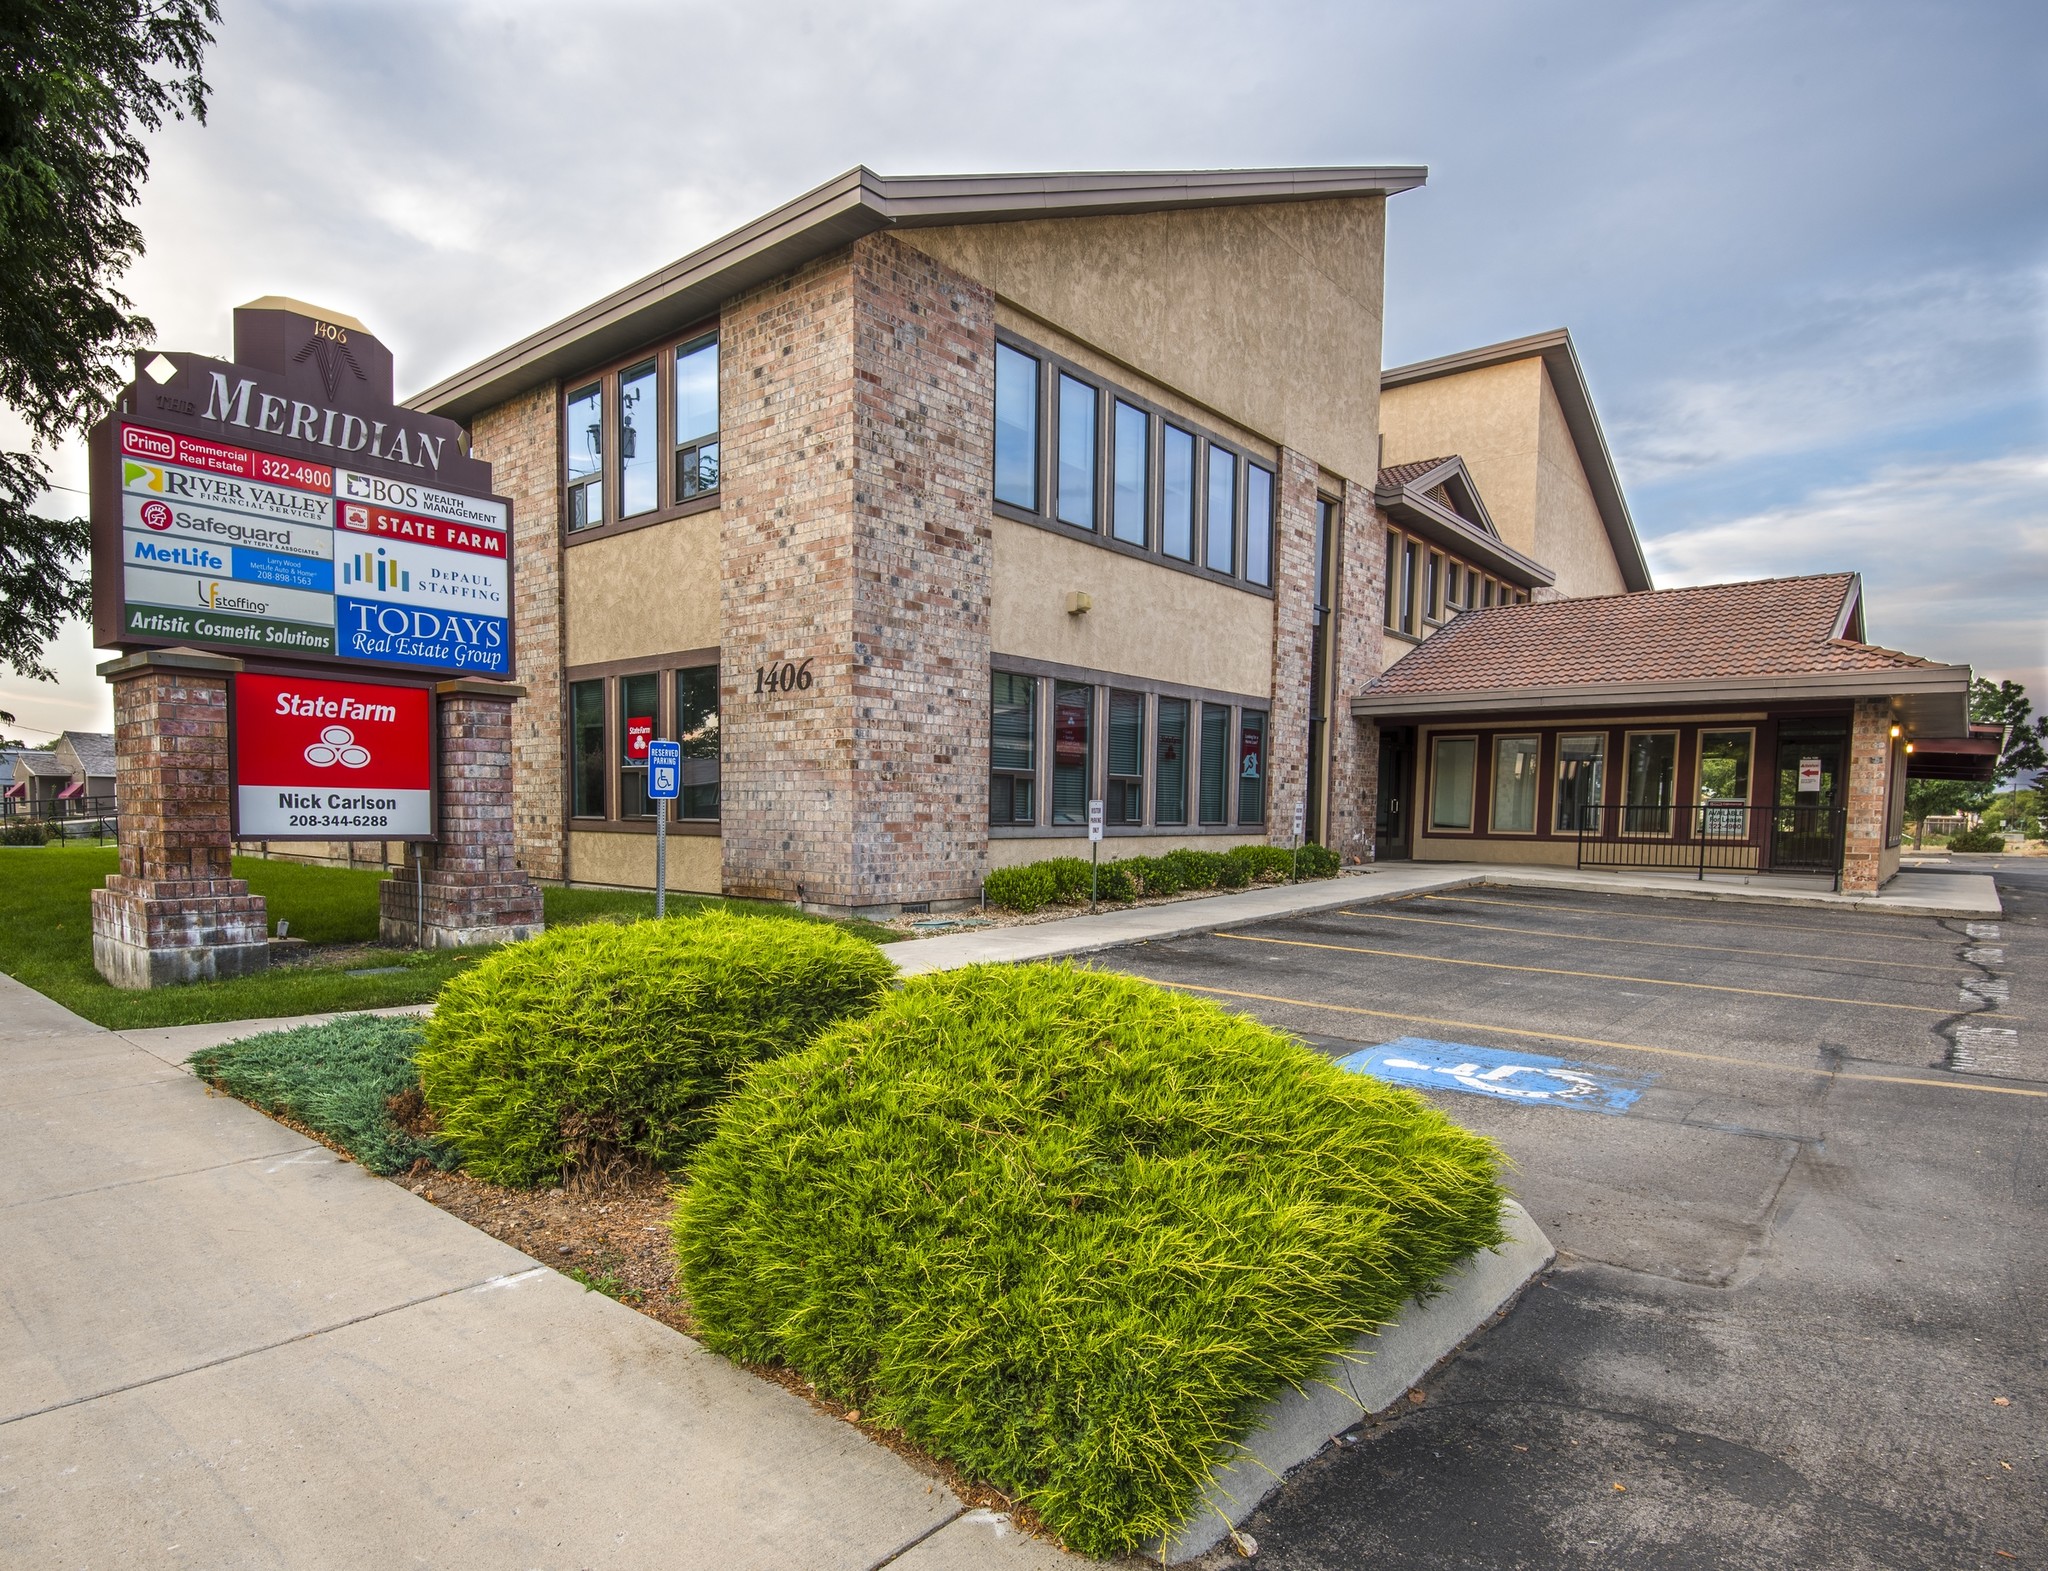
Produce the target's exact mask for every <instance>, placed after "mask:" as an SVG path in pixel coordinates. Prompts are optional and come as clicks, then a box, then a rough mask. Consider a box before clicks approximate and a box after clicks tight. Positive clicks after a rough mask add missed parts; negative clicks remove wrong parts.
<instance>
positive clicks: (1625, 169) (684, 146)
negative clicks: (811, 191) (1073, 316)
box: [0, 0, 2048, 737]
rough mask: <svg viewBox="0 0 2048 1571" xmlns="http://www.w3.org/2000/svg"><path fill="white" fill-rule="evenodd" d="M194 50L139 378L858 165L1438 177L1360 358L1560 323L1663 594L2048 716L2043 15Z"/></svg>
mask: <svg viewBox="0 0 2048 1571" xmlns="http://www.w3.org/2000/svg"><path fill="white" fill-rule="evenodd" d="M223 9H224V12H225V16H224V20H223V24H222V26H221V29H220V32H219V38H218V42H217V44H216V46H215V49H214V52H213V54H212V56H211V58H210V62H209V68H208V73H207V74H208V77H209V79H210V81H211V82H212V84H213V89H214V96H213V109H212V114H211V116H210V119H209V121H208V124H207V125H206V126H205V127H203V128H202V127H197V126H190V125H181V126H177V127H174V128H171V129H169V130H167V131H166V132H164V133H163V134H162V135H161V136H160V137H158V139H157V140H156V142H155V144H154V157H155V162H154V173H153V177H152V179H151V182H150V185H149V188H148V191H147V194H146V197H145V199H144V202H143V205H142V210H141V215H140V218H141V223H142V227H143V230H144V232H145V234H146V235H147V237H148V241H149V254H148V256H147V257H146V258H145V259H144V260H143V261H142V262H141V263H140V264H139V265H138V267H137V268H136V270H135V272H134V273H133V275H132V277H131V279H130V292H131V293H132V294H133V296H134V297H135V299H136V300H137V302H138V303H139V305H140V306H141V307H142V309H143V310H144V311H145V312H147V313H148V314H149V315H150V316H151V317H152V318H154V320H155V322H156V324H157V327H158V330H159V339H160V342H162V343H163V344H165V345H166V346H168V347H173V348H185V349H198V350H209V351H212V352H216V353H223V354H224V353H225V352H226V350H227V346H228V338H229V315H228V313H229V310H230V308H231V307H232V306H233V305H234V304H236V303H237V302H239V301H242V300H246V299H249V298H251V297H253V296H256V295H260V294H286V295H294V296H298V297H300V298H302V299H307V300H312V301H316V302H319V303H321V304H324V305H327V306H329V307H331V308H333V309H336V310H340V311H346V312H349V313H352V314H354V315H356V316H359V317H361V318H363V319H364V320H366V321H367V322H368V323H369V324H370V325H371V326H372V327H373V328H374V329H375V330H376V331H377V333H378V334H379V336H380V337H382V338H383V339H384V340H385V342H387V343H389V344H390V345H391V346H392V347H393V349H394V351H395V353H396V355H397V358H398V380H399V386H400V391H401V395H403V394H404V393H405V392H409V391H411V390H413V389H416V388H419V387H422V386H425V385H427V384H429V383H431V382H433V381H434V380H436V379H437V378H439V377H440V376H442V375H444V374H446V373H447V372H449V371H452V370H455V369H457V368H459V367H460V366H462V365H464V364H467V363H468V362H469V361H471V360H472V359H475V358H476V357H478V356H480V355H482V354H484V353H485V352H487V351H489V350H492V349H495V348H498V347H500V346H501V345H503V344H504V343H506V342H508V341H510V340H511V339H513V338H516V337H518V336H520V335H521V334H523V333H525V332H527V331H528V330H530V329H532V328H534V327H537V326H539V325H541V324H543V323H545V322H548V321H551V320H553V319H555V318H556V317H559V316H561V315H563V314H565V313H566V312H568V311H569V310H571V309H573V308H574V307H576V306H578V305H581V304H583V303H585V302H587V301H588V300H590V299H592V298H594V297H596V296H597V295H599V294H602V293H604V292H605V291H607V290H610V289H612V288H614V287H616V286H617V285H619V284H621V283H624V282H626V281H628V280H630V279H632V278H635V277H637V276H639V275H641V274H643V273H646V272H648V271H650V270H652V269H654V268H655V267H658V266H660V265H661V264H663V263H665V262H667V261H670V260H672V259H673V258H675V257H676V256H679V255H681V254H682V253H684V252H686V251H689V250H691V249H694V248H695V247H696V246H698V245H700V244H702V243H703V242H705V241H707V240H710V239H712V238H714V237H715V236H717V235H718V234H720V233H722V232H724V231H725V230H727V229H729V228H732V227H733V226H735V225H737V224H739V223H741V222H743V221H745V220H747V219H749V218H751V217H753V216H755V215H757V214H758V213H760V212H762V211H764V210H766V209H767V208H769V207H772V206H774V205H776V204H778V203H780V202H782V201H784V200H786V199H787V198H789V197H791V196H793V195H795V194H797V193H798V192H800V191H803V190H805V189H807V188H808V187H810V186H812V185H815V184H817V183H818V182H819V181H821V180H824V179H826V178H828V177H830V176H832V175H834V174H837V173H839V172H840V171H842V170H844V169H846V168H849V167H851V166H852V165H854V164H857V163H865V164H867V165H869V166H870V167H872V168H875V169H878V170H881V171H883V172H885V173H895V174H924V173H950V172H961V171H984V170H1022V169H1108V168H1125V169H1128V168H1148V169H1158V168H1188V167H1225V166H1248V165H1281V164H1376V163H1421V164H1427V165H1428V166H1429V169H1430V179H1429V184H1428V185H1427V186H1426V187H1425V188H1423V189H1422V190H1419V191H1416V192H1412V193H1409V194H1407V195H1403V196H1399V197H1396V198H1395V199H1394V200H1393V202H1392V204H1391V207H1390V225H1389V228H1390V235H1389V259H1388V275H1387V355H1388V360H1389V363H1390V364H1391V363H1400V362H1402V361H1406V360H1414V359H1421V358H1424V357H1427V356H1432V355H1438V354H1443V353H1447V352H1449V351H1452V350H1456V349H1462V348H1467V347H1470V346H1473V345H1476V344H1482V343H1488V342H1492V341H1495V340H1498V339H1503V338H1509V337H1514V336H1518V335H1520V334H1524V333H1528V332H1533V331H1537V330H1540V329H1544V328H1549V327H1554V326H1559V325H1563V326H1568V327H1570V328H1571V329H1572V331H1573V333H1574V334H1575V335H1576V337H1577V339H1578V343H1579V349H1580V354H1581V356H1582V358H1583V359H1584V361H1585V363H1586V366H1587V369H1588V373H1589V375H1590V377H1591V379H1592V384H1593V392H1594V396H1595V399H1596V400H1597V402H1598V405H1599V407H1600V410H1601V413H1602V416H1603V418H1604V420H1605V422H1606V426H1607V432H1608V437H1609V441H1610V443H1611V444H1612V446H1613V447H1614V449H1615V452H1616V454H1617V457H1618V460H1619V463H1620V466H1621V471H1622V478H1623V481H1624V483H1625V485H1626V487H1627V489H1628V493H1629V496H1630V500H1631V505H1632V507H1633V509H1634V512H1635V517H1636V521H1637V524H1638V526H1639V527H1640V529H1641V530H1642V532H1643V534H1644V537H1645V540H1646V542H1647V545H1648V548H1649V553H1650V559H1651V564H1652V568H1653V570H1654V572H1655V574H1656V577H1657V581H1658V582H1659V583H1660V584H1666V585H1669V584H1679V583H1689V582H1702V581H1708V580H1714V579H1725V578H1737V577H1750V576H1758V575H1764V574H1772V573H1798V572H1813V571H1823V570H1830V569H1837V568H1855V569H1858V570H1860V571H1862V572H1863V574H1864V575H1865V579H1866V582H1867V586H1868V591H1869V627H1870V634H1871V636H1872V637H1873V638H1874V639H1876V640H1877V641H1879V642H1882V643H1886V644H1890V645H1893V646H1894V647H1900V648H1905V649H1910V650H1912V651H1914V652H1916V653H1920V654H1926V655H1930V656H1934V657H1937V658H1941V659H1946V660H1958V661H1969V662H1971V663H1972V664H1974V665H1975V666H1977V667H1978V668H1979V670H1980V671H1984V672H1988V673H1992V674H1996V675H2001V676H2006V675H2009V676H2017V677H2019V678H2020V679H2021V680H2024V681H2026V682H2027V683H2028V685H2029V686H2030V687H2031V688H2033V689H2035V690H2036V692H2037V694H2040V695H2041V696H2043V697H2048V669H2044V667H2048V633H2044V620H2043V615H2042V602H2043V595H2044V590H2048V117H2044V115H2043V114H2042V112H2041V110H2042V105H2043V104H2044V103H2048V7H2044V6H2042V5H2040V4H2039V3H2038V0H2013V3H2008V4H1990V3H1972V0H1941V3H1930V4H1899V3H1891V0H1849V3H1834V4H1829V3H1805V4H1797V5H1788V4H1784V3H1782V0H1780V3H1776V4H1762V3H1755V4H1749V3H1732V0H1694V3H1685V0H1664V3H1660V4H1655V5H1646V4H1643V3H1641V0H1626V3H1624V0H1576V3H1541V0H1435V3H1431V4H1421V3H1416V0H1409V3H1408V4H1405V5H1391V4H1384V3H1379V0H1351V3H1324V4H1298V3H1271V0H1269V3H1267V4H1265V5H1263V6H1259V7H1251V6H1244V5H1237V6H1224V5H1217V4H1211V3H1206V0H1174V3H1171V4H1163V3H1162V4H1152V3H1124V0H1084V3H1078V4H1067V3H1056V0H1033V3H1031V4H1028V5H1027V4H1010V5H988V4H942V3H937V0H929V3H919V0H866V3H864V4H862V5H861V6H859V7H851V6H823V5H820V6H806V5H785V4H778V3H774V0H752V3H749V4H747V5H744V6H731V5H728V4H716V5H697V4H681V3H667V4H653V5H643V6H628V5H607V4H601V3H595V0H576V3H573V4H565V3H556V4H551V5H538V4H524V3H519V0H492V3H489V4H474V5H466V4H452V3H437V0H407V3H402V4H390V5H375V4H359V5H343V4H325V5H322V4H312V3H290V0H224V6H223ZM9 434H10V435H11V433H9ZM55 478H56V479H57V481H58V482H59V483H60V484H61V485H65V486H70V487H82V486H83V485H84V483H85V481H84V469H83V464H82V461H81V457H80V455H79V454H78V453H76V452H72V451H67V452H65V453H62V454H60V455H59V459H58V472H57V474H56V476H55ZM53 502H54V503H55V504H57V505H74V506H76V507H78V508H79V509H80V510H82V509H83V506H84V498H83V496H82V495H78V494H75V493H73V492H59V493H58V494H57V495H56V496H55V497H54V498H53ZM89 643H90V640H89V639H88V637H87V636H86V634H85V633H84V631H83V630H82V629H73V630H72V631H71V633H70V634H69V635H68V636H67V637H66V639H65V640H64V642H63V644H62V646H61V648H60V650H59V659H60V661H61V664H62V668H63V672H64V679H63V681H62V682H61V683H60V684H59V685H58V686H56V687H46V686H40V685H38V684H34V683H28V682H24V681H21V680H19V679H18V678H15V677H13V676H12V675H11V674H9V673H7V672H4V671H0V709H9V710H12V711H14V712H15V713H16V714H17V715H18V716H19V718H20V721H21V723H22V725H21V727H18V728H17V730H20V729H23V728H27V727H37V728H41V729H40V730H39V731H35V732H31V733H30V734H31V735H32V736H37V737H40V736H41V735H42V734H44V733H46V732H47V731H50V730H54V729H56V728H58V727H61V726H66V725H69V726H91V727H94V728H104V727H105V726H107V725H108V724H110V708H109V705H108V703H107V700H106V697H105V692H104V688H103V684H101V683H100V682H99V681H98V680H97V679H96V678H95V677H93V676H92V674H91V672H92V665H93V663H94V659H95V657H94V655H93V652H92V650H91V649H90V647H89Z"/></svg>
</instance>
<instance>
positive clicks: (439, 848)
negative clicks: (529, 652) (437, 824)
mask: <svg viewBox="0 0 2048 1571" xmlns="http://www.w3.org/2000/svg"><path fill="white" fill-rule="evenodd" d="M525 696H526V689H525V688H524V687H521V686H519V685H517V684H516V683H511V682H482V681H476V680H473V679H470V678H457V679H456V680H454V681H449V682H441V683H439V684H437V685H436V687H435V689H434V697H435V705H434V707H435V726H436V731H437V741H438V751H439V759H438V761H437V764H436V772H437V774H438V776H439V780H438V791H437V794H438V796H439V798H440V810H441V833H440V838H439V839H438V840H437V841H435V842H433V843H431V844H430V843H427V842H415V843H414V844H413V845H411V846H409V847H408V848H407V856H406V866H405V871H404V873H403V874H402V875H401V876H399V877H396V878H387V879H385V880H384V882H383V883H381V884H379V885H378V886H377V895H378V924H377V926H378V932H379V934H380V936H381V937H382V938H383V939H384V941H385V942H386V943H391V944H403V945H413V946H417V947H419V948H421V949H459V948H462V947H464V946H466V945H469V944H503V943H512V942H514V941H516V940H518V939H522V938H531V937H533V936H534V935H535V934H536V933H538V932H540V931H541V927H542V917H541V892H540V886H539V885H538V884H536V883H534V882H533V880H532V879H530V878H528V877H527V876H526V873H525V871H524V869H522V868H521V867H520V866H519V860H518V848H517V846H516V844H515V843H514V837H513V832H512V701H513V700H514V699H516V698H523V697H525ZM423 922H424V930H422V923H423Z"/></svg>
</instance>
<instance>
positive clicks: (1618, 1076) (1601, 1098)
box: [1337, 1036, 1656, 1113]
mask: <svg viewBox="0 0 2048 1571" xmlns="http://www.w3.org/2000/svg"><path fill="white" fill-rule="evenodd" d="M1337 1065H1338V1067H1339V1068H1340V1069H1348V1070H1350V1071H1351V1072H1352V1073H1354V1074H1361V1075H1371V1076H1373V1077H1374V1078H1375V1079H1378V1080H1391V1081H1392V1082H1394V1084H1396V1085H1404V1086H1413V1087H1415V1088H1416V1089H1417V1090H1418V1091H1469V1092H1472V1093H1474V1094H1475V1095H1478V1096H1491V1097H1498V1098H1499V1099H1500V1100H1502V1101H1504V1102H1520V1103H1521V1104H1522V1105H1523V1106H1524V1107H1576V1108H1582V1109H1584V1110H1585V1111H1587V1112H1591V1113H1626V1112H1627V1111H1628V1110H1629V1107H1630V1106H1631V1105H1632V1104H1633V1103H1634V1102H1635V1100H1636V1098H1637V1097H1639V1096H1641V1095H1642V1094H1643V1091H1644V1088H1645V1087H1647V1086H1648V1085H1649V1083H1650V1082H1651V1081H1652V1080H1654V1079H1655V1078H1656V1077H1655V1076H1654V1075H1631V1074H1628V1073H1626V1072H1624V1071H1622V1070H1618V1069H1610V1068H1608V1067H1607V1066H1606V1065H1604V1064H1580V1063H1573V1062H1571V1061H1569V1060H1567V1059H1562V1058H1546V1057H1544V1056H1543V1055H1541V1054H1540V1053H1517V1052H1506V1051H1503V1050H1501V1049H1499V1048H1492V1047H1471V1046H1468V1045H1466V1044H1463V1043H1459V1042H1432V1041H1430V1040H1429V1039H1428V1038H1426V1037H1419V1036H1404V1037H1402V1038H1401V1039H1400V1040H1399V1041H1397V1042H1387V1043H1385V1044H1383V1045H1382V1046H1379V1047H1368V1048H1366V1049H1364V1050H1363V1051H1361V1052H1356V1053H1349V1054H1346V1055H1345V1056H1344V1057H1343V1058H1340V1059H1338V1060H1337Z"/></svg>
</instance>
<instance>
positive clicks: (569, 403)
mask: <svg viewBox="0 0 2048 1571" xmlns="http://www.w3.org/2000/svg"><path fill="white" fill-rule="evenodd" d="M562 411H563V414H562V421H563V430H562V453H563V464H562V484H563V491H564V495H563V504H564V505H563V518H564V525H565V528H566V530H567V532H568V533H571V534H579V533H582V532H583V531H586V530H592V529H599V528H602V527H604V526H605V525H607V524H620V523H627V522H637V521H640V520H647V521H650V522H652V521H654V520H655V519H657V518H659V517H660V516H662V515H663V514H664V513H665V512H667V511H670V510H673V509H676V508H680V507H685V506H688V505H689V504H692V503H696V502H699V501H702V500H704V499H706V498H709V497H713V496H715V495H716V494H717V492H718V481H719V465H718V452H719V441H718V335H717V333H716V332H709V333H699V334H696V335H693V336H692V337H690V338H687V339H685V340H683V341H682V342H680V343H678V344H673V345H668V346H664V347H662V348H660V349H657V350H656V351H654V352H653V353H652V354H648V353H645V352H643V353H641V354H639V355H637V356H635V357H634V358H633V359H632V360H630V361H627V362H625V363H623V364H622V365H620V366H618V367H616V368H613V369H610V370H606V371H603V372H600V373H597V374H595V375H592V376H590V377H588V378H586V379H584V380H581V381H576V382H572V383H570V391H569V393H568V394H567V395H566V397H565V398H564V399H563V404H562Z"/></svg>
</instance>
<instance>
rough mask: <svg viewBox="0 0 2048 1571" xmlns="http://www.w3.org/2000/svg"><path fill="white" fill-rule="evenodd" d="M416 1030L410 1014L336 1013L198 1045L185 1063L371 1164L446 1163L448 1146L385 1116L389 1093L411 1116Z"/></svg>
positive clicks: (389, 1112)
mask: <svg viewBox="0 0 2048 1571" xmlns="http://www.w3.org/2000/svg"><path fill="white" fill-rule="evenodd" d="M420 1036H421V1031H420V1022H419V1021H418V1020H416V1019H403V1018H393V1017H390V1016H385V1015H342V1016H340V1017H339V1018H338V1019H335V1020H330V1021H328V1022H327V1023H326V1024H325V1025H317V1026H296V1027H294V1028H293V1029H291V1030H289V1031H265V1032H264V1033H263V1034H262V1035H260V1036H245V1037H242V1038H240V1039H239V1040H237V1041H233V1042H223V1043H221V1044H220V1045H219V1046H218V1047H208V1048H202V1049H201V1050H200V1051H199V1052H196V1053H194V1054H193V1055H192V1056H191V1058H190V1059H188V1060H187V1062H188V1063H189V1064H191V1066H192V1072H193V1073H194V1074H196V1075H198V1076H199V1078H200V1079H202V1080H204V1081H206V1082H207V1083H208V1084H209V1085H214V1086H218V1087H219V1088H220V1089H221V1090H223V1091H225V1092H227V1093H228V1095H230V1096H236V1097H240V1098H241V1099H242V1100H243V1101H244V1102H248V1103H250V1104H252V1105H253V1106H256V1107H260V1108H262V1109H263V1110H264V1111H265V1112H266V1113H281V1114H283V1115H284V1116H285V1117H286V1118H289V1119H292V1120H293V1121H295V1122H297V1123H300V1124H303V1125H305V1126H306V1128H308V1129H310V1130H312V1131H314V1132H315V1133H316V1134H320V1135H324V1136H325V1137H326V1138H327V1139H329V1140H332V1141H333V1142H334V1143H335V1144H336V1145H338V1146H340V1147H341V1148H342V1149H343V1150H344V1151H346V1152H348V1153H349V1155H351V1156H353V1157H354V1158H355V1159H356V1160H357V1161H358V1162H360V1163H362V1164H363V1166H365V1167H367V1168H368V1169H369V1170H370V1171H371V1172H373V1173H402V1172H404V1171H405V1170H406V1169H408V1168H410V1167H412V1166H413V1165H414V1164H415V1163H417V1162H427V1163H430V1164H432V1165H433V1166H435V1167H439V1168H448V1167H453V1166H454V1165H455V1161H456V1150H455V1147H454V1146H453V1145H451V1144H449V1143H448V1142H447V1141H446V1140H441V1139H437V1138H434V1137H432V1136H427V1135H420V1134H416V1133H414V1132H413V1131H412V1130H410V1129H408V1128H406V1127H405V1126H404V1125H403V1124H401V1123H400V1122H399V1121H398V1120H397V1119H396V1118H394V1117H393V1112H394V1106H393V1104H394V1102H396V1103H397V1109H396V1110H397V1111H399V1112H401V1113H406V1112H410V1113H412V1114H414V1115H415V1116H414V1117H413V1118H408V1119H407V1122H415V1121H416V1115H417V1111H418V1109H417V1105H416V1104H417V1100H418V1090H419V1083H420V1076H419V1070H418V1068H417V1067H416V1065H415V1064H414V1062H413V1055H414V1054H415V1053H416V1052H417V1051H418V1049H419V1045H420ZM408 1103H412V1104H414V1106H412V1107H410V1108H408V1107H407V1104H408Z"/></svg>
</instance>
